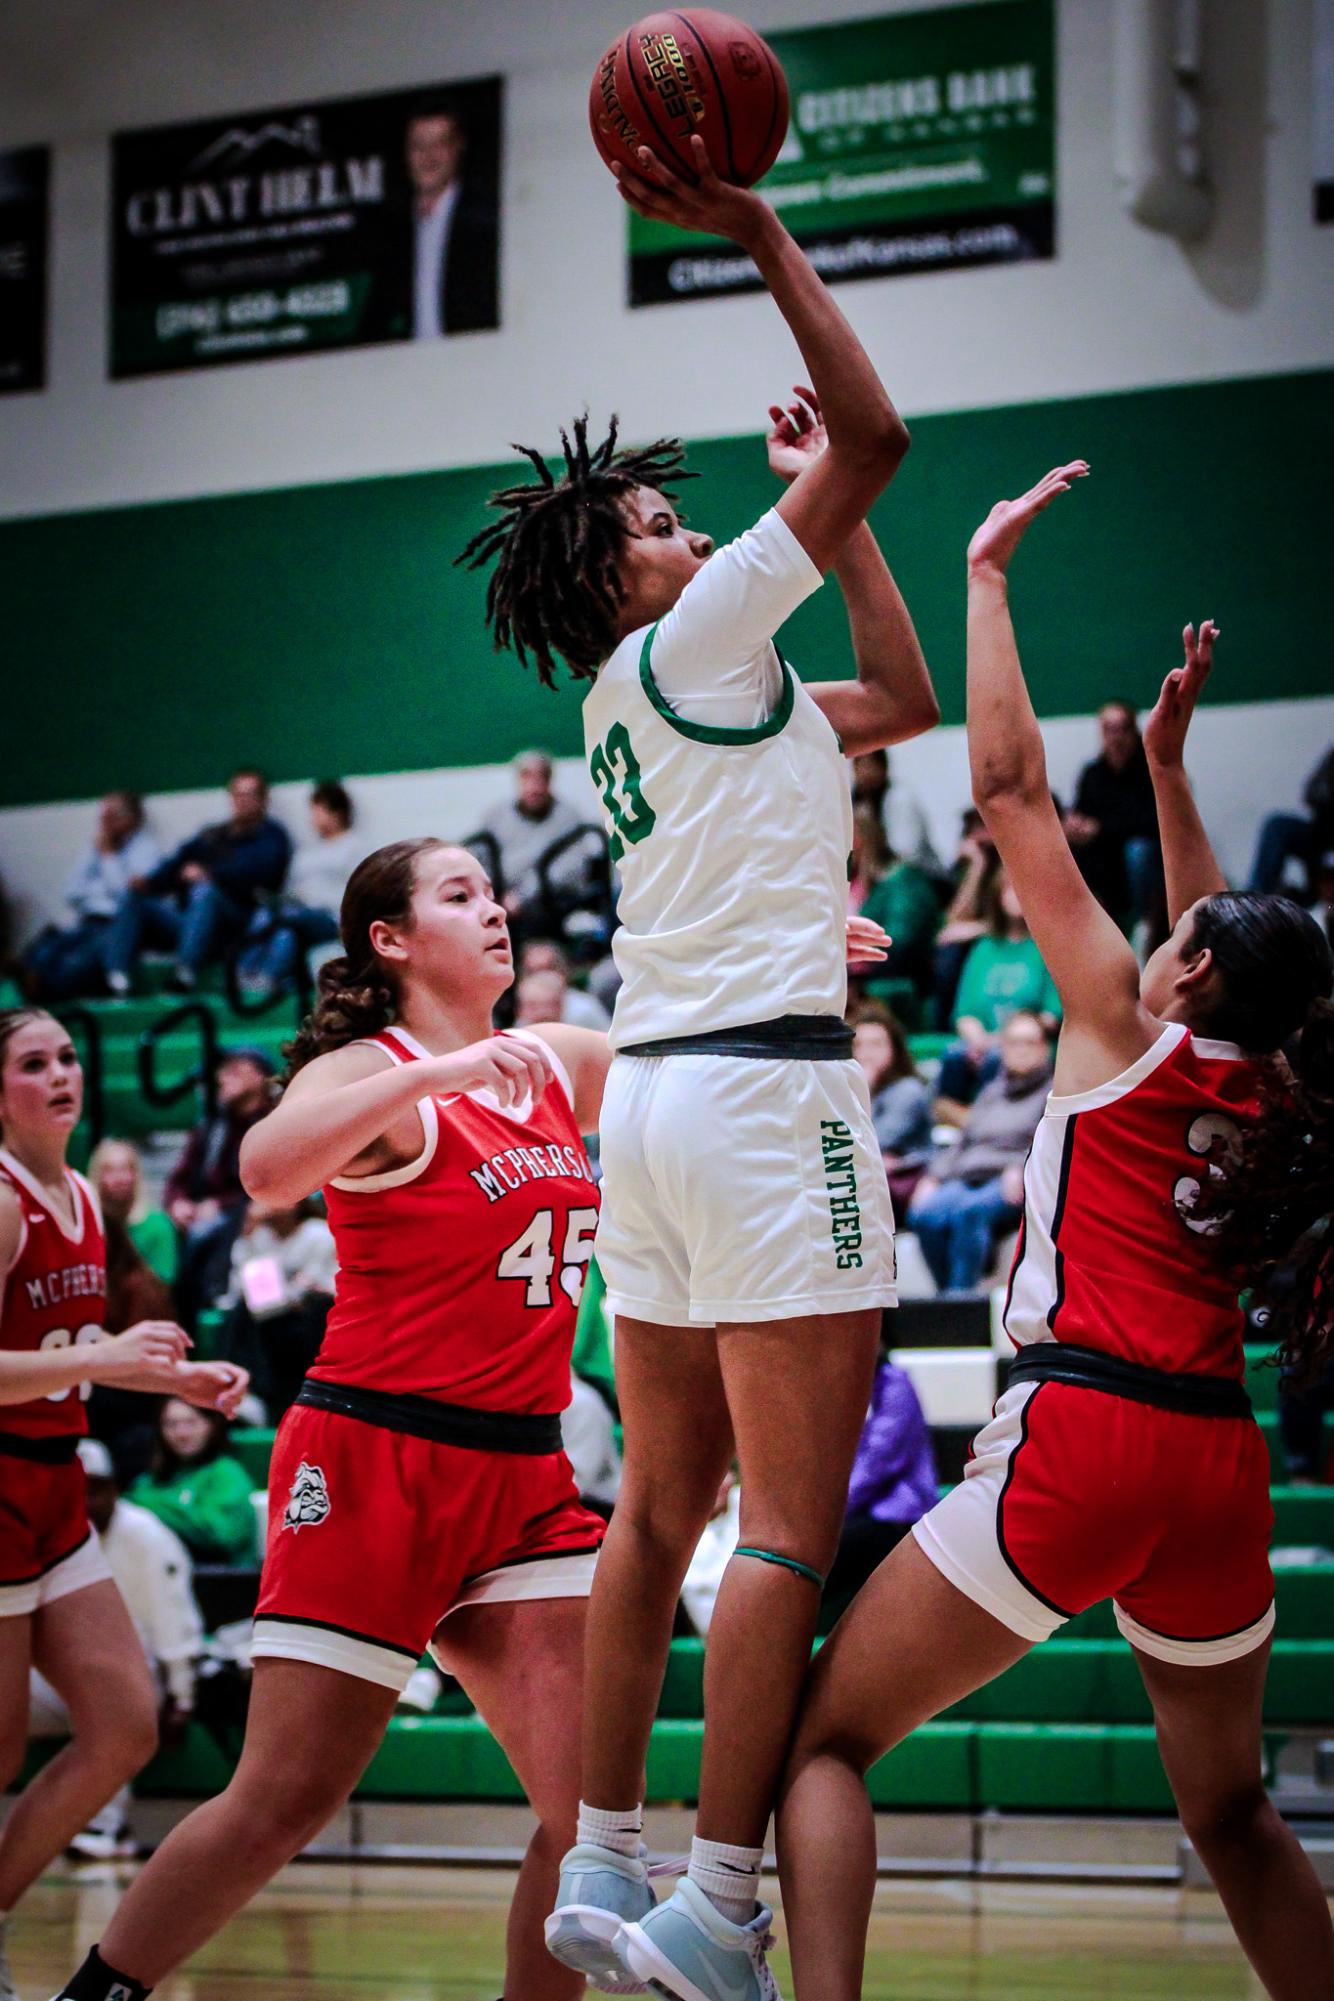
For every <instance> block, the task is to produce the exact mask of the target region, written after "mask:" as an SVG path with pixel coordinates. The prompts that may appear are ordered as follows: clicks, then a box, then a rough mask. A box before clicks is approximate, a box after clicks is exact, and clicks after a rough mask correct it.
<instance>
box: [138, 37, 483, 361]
mask: <svg viewBox="0 0 1334 2001" xmlns="http://www.w3.org/2000/svg"><path fill="white" fill-rule="evenodd" d="M500 115H501V80H500V78H499V77H483V78H481V79H479V80H476V81H472V82H467V83H450V84H441V85H436V86H428V87H424V88H422V89H419V90H408V91H396V92H394V93H392V94H390V95H385V96H377V97H349V98H342V99H339V100H337V101H335V102H328V103H319V104H302V105H289V106H286V107H285V108H283V109H281V110H270V111H253V112H245V113H241V114H239V115H237V116H234V117H226V118H209V119H202V120H199V121H197V122H195V123H192V124H189V125H170V126H159V127H156V128H154V129H153V130H150V131H144V132H122V133H119V134H118V135H117V136H116V138H115V139H114V140H113V142H112V192H111V246H112V249H111V258H112V276H111V357H110V360H111V373H112V375H113V376H116V377H120V376H129V375H156V374H160V373H162V372H163V371H165V370H170V369H180V368H206V367H212V366H215V365H217V364H218V363H221V362H232V361H254V360H259V359H267V358H269V357H271V356H275V355H283V354H310V353H312V352H314V351H316V350H319V349H325V348H337V347H362V346H365V345H367V344H369V343H377V342H381V341H400V340H419V339H423V338H434V337H436V336H439V335H442V334H454V333H470V332H474V331H476V330H478V329H481V328H487V327H495V326H498V325H499V324H500V307H499V299H498V276H497V269H498V242H499V205H500Z"/></svg>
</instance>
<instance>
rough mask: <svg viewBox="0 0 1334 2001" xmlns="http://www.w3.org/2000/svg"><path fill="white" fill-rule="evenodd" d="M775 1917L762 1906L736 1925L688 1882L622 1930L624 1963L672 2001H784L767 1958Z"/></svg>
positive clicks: (618, 1943)
mask: <svg viewBox="0 0 1334 2001" xmlns="http://www.w3.org/2000/svg"><path fill="white" fill-rule="evenodd" d="M773 1920H774V1914H773V1912H772V1911H771V1910H769V1909H768V1908H767V1907H766V1906H765V1905H763V1904H761V1906H760V1908H759V1910H758V1912H757V1913H756V1915H755V1916H754V1917H753V1918H752V1919H751V1921H750V1923H749V1924H746V1925H734V1924H732V1923H731V1921H730V1920H729V1919H727V1918H725V1917H724V1916H723V1914H722V1912H721V1911H720V1910H719V1909H718V1908H717V1906H716V1905H714V1904H712V1903H710V1901H709V1899H708V1898H707V1897H706V1896H705V1894H704V1892H703V1891H702V1890H701V1889H700V1888H699V1886H698V1884H696V1883H692V1882H691V1881H690V1879H689V1877H687V1878H686V1880H685V1881H684V1882H683V1883H678V1884H677V1886H676V1889H675V1890H674V1891H673V1893H672V1895H671V1896H670V1897H668V1898H667V1900H666V1902H665V1903H661V1904H658V1905H657V1906H656V1907H655V1908H654V1909H653V1910H651V1911H650V1912H649V1913H648V1915H647V1917H645V1918H642V1919H640V1920H639V1921H638V1922H636V1921H634V1920H631V1921H630V1922H629V1923H627V1924H624V1925H622V1926H621V1929H620V1932H619V1933H618V1935H617V1939H616V1950H617V1952H618V1953H619V1954H620V1957H621V1960H622V1961H623V1963H624V1964H625V1965H626V1966H627V1967H628V1968H629V1970H630V1972H631V1973H633V1974H635V1975H636V1976H637V1977H638V1978H639V1979H640V1980H645V1981H647V1982H648V1984H649V1986H650V1988H651V1989H652V1990H653V1992H654V1993H655V1994H666V1995H670V1996H672V1997H674V2001H783V1997H782V1995H781V1994H780V1993H779V1991H778V1983H777V1982H776V1981H775V1979H774V1977H773V1974H772V1973H771V1972H770V1971H769V1965H768V1961H767V1960H766V1958H765V1954H766V1952H767V1951H768V1949H769V1947H770V1946H771V1945H772V1944H773V1939H772V1937H771V1936H770V1932H769V1927H770V1925H771V1924H772V1923H773Z"/></svg>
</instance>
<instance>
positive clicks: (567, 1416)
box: [560, 1375, 621, 1521]
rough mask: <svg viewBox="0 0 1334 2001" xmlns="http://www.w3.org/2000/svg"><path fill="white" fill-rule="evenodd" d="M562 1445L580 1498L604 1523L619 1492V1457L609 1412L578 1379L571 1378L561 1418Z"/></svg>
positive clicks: (613, 1425) (589, 1384)
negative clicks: (568, 1399) (567, 1400)
mask: <svg viewBox="0 0 1334 2001" xmlns="http://www.w3.org/2000/svg"><path fill="white" fill-rule="evenodd" d="M560 1436H561V1444H562V1446H563V1447H564V1449H565V1456H566V1458H567V1459H568V1460H569V1462H570V1465H571V1466H572V1467H573V1469H574V1479H575V1485H576V1486H577V1487H578V1489H579V1498H580V1500H581V1501H582V1502H583V1504H584V1506H585V1507H586V1508H591V1509H592V1510H593V1512H594V1513H595V1514H598V1515H601V1516H602V1517H603V1519H604V1520H606V1521H610V1520H611V1511H612V1508H613V1507H614V1506H615V1503H616V1496H617V1494H618V1493H619V1492H620V1489H621V1455H620V1451H619V1449H618V1447H617V1444H616V1430H615V1424H614V1421H613V1419H612V1414H611V1411H610V1410H609V1409H608V1407H607V1404H606V1403H605V1401H604V1400H603V1398H602V1397H601V1396H600V1395H599V1393H598V1392H597V1390H595V1389H594V1387H593V1385H592V1384H591V1383H586V1382H584V1381H583V1380H582V1378H581V1377H579V1376H576V1375H571V1377H570V1401H569V1403H568V1404H567V1405H566V1406H565V1409H564V1410H563V1411H562V1412H561V1416H560Z"/></svg>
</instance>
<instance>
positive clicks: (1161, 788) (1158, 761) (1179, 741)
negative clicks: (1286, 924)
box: [1144, 618, 1228, 925]
mask: <svg viewBox="0 0 1334 2001" xmlns="http://www.w3.org/2000/svg"><path fill="white" fill-rule="evenodd" d="M1217 637H1218V627H1217V626H1216V625H1215V624H1214V622H1213V620H1212V619H1209V618H1206V619H1205V620H1203V622H1202V623H1201V625H1200V632H1199V638H1198V639H1197V638H1196V636H1195V628H1194V626H1191V625H1188V626H1187V627H1186V629H1185V631H1184V633H1183V634H1182V641H1183V644H1184V646H1185V654H1186V659H1185V665H1184V666H1182V667H1174V668H1173V669H1172V672H1171V673H1170V674H1169V675H1168V676H1167V679H1166V680H1165V681H1164V682H1163V685H1162V689H1161V691H1160V693H1159V696H1158V700H1157V703H1156V704H1155V706H1154V710H1153V714H1152V715H1151V716H1150V717H1149V719H1148V721H1147V722H1146V723H1145V725H1144V754H1145V756H1146V757H1147V758H1148V761H1149V776H1150V777H1151V778H1152V780H1153V796H1154V801H1155V803H1156V805H1157V808H1158V833H1159V836H1160V838H1161V840H1162V844H1163V874H1164V876H1165V878H1166V882H1167V917H1168V922H1169V923H1170V924H1173V925H1175V923H1176V921H1177V919H1178V918H1179V917H1180V916H1181V914H1182V912H1183V911H1186V910H1189V909H1190V907H1191V905H1192V904H1194V903H1198V902H1199V900H1200V898H1201V897H1202V896H1216V895H1217V894H1218V892H1219V891H1220V890H1223V889H1226V888H1227V886H1228V885H1227V877H1226V876H1225V875H1224V874H1223V871H1222V869H1221V868H1220V867H1219V865H1218V857H1217V855H1215V853H1214V850H1213V844H1212V843H1211V841H1210V839H1209V836H1208V834H1207V833H1206V832H1205V830H1204V822H1203V820H1202V819H1201V818H1200V809H1199V807H1198V806H1197V805H1196V804H1195V794H1194V793H1193V792H1192V791H1191V786H1190V780H1189V778H1188V777H1187V776H1186V765H1185V750H1186V734H1187V732H1188V730H1189V729H1190V722H1191V717H1192V716H1193V715H1194V713H1195V704H1196V702H1197V701H1198V700H1199V698H1200V695H1201V694H1202V692H1203V690H1204V684H1205V682H1206V681H1207V680H1208V678H1209V670H1210V668H1211V667H1212V666H1213V658H1214V641H1215V640H1216V639H1217Z"/></svg>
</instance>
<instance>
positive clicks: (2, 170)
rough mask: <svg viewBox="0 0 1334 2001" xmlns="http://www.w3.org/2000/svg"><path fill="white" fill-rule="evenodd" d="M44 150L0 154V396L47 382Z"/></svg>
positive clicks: (47, 162) (47, 167) (47, 168)
mask: <svg viewBox="0 0 1334 2001" xmlns="http://www.w3.org/2000/svg"><path fill="white" fill-rule="evenodd" d="M50 179H51V155H50V153H49V152H48V151H47V149H46V147H45V146H25V147H23V149H22V150H21V151H15V152H9V153H5V152H0V396H7V395H11V394H14V393H15V392H17V391H19V390H22V389H41V388H42V387H43V386H44V384H45V382H46V243H47V233H48V209H47V192H48V188H49V185H50Z"/></svg>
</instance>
